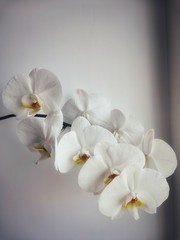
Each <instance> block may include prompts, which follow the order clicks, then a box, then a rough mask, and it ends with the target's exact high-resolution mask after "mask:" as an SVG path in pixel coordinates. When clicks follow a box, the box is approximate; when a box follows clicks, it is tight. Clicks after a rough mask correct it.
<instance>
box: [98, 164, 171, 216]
mask: <svg viewBox="0 0 180 240" xmlns="http://www.w3.org/2000/svg"><path fill="white" fill-rule="evenodd" d="M168 194H169V186H168V183H167V181H166V179H165V178H164V177H163V175H162V174H161V173H159V172H157V171H155V170H153V169H147V168H143V169H142V168H139V167H137V166H129V167H127V168H125V169H124V170H123V171H122V172H121V174H120V175H119V176H117V177H116V178H115V179H114V180H113V181H112V182H111V183H110V184H109V185H108V186H107V187H106V188H105V189H104V190H103V192H102V193H101V195H100V198H99V210H100V212H101V213H103V214H104V215H105V216H108V217H111V218H112V219H116V218H119V217H120V216H122V215H123V214H124V213H126V212H129V213H130V214H131V215H132V216H133V217H134V219H136V220H137V219H139V213H138V210H139V209H142V210H144V211H145V212H147V213H151V214H152V213H156V209H157V207H159V206H160V205H161V204H162V203H163V202H164V201H165V200H166V199H167V198H168Z"/></svg>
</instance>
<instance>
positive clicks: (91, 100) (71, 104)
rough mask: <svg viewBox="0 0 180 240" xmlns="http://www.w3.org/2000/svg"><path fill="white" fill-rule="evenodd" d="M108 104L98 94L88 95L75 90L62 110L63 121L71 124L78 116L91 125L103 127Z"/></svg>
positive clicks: (108, 108)
mask: <svg viewBox="0 0 180 240" xmlns="http://www.w3.org/2000/svg"><path fill="white" fill-rule="evenodd" d="M109 110H110V103H109V102H108V101H107V100H106V99H105V98H103V97H101V96H99V95H98V94H88V93H87V92H86V91H84V90H82V89H77V90H76V92H75V93H74V97H73V98H71V99H70V100H68V101H67V102H66V103H65V105H64V106H63V108H62V112H63V115H64V119H65V121H66V122H68V123H72V122H73V120H74V119H75V118H77V117H78V116H83V117H85V118H86V119H88V121H89V122H90V123H91V124H97V125H103V124H104V121H105V118H106V117H107V115H108V114H109Z"/></svg>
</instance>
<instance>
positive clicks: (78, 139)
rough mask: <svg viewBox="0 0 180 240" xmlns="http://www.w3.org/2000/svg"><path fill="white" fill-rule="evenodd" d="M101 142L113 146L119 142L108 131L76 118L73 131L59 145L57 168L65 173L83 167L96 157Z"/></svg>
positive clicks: (82, 118) (81, 118) (84, 119)
mask: <svg viewBox="0 0 180 240" xmlns="http://www.w3.org/2000/svg"><path fill="white" fill-rule="evenodd" d="M101 141H106V142H109V143H112V144H114V143H116V142H117V141H116V139H115V138H114V136H113V134H112V133H111V132H109V131H108V130H107V129H105V128H102V127H100V126H93V125H91V124H90V123H89V121H88V120H87V119H86V118H84V117H78V118H76V119H75V120H74V121H73V123H72V127H71V131H70V132H68V133H66V134H65V135H64V136H63V137H62V138H61V140H60V142H59V143H58V148H59V158H58V159H57V161H56V162H55V168H56V169H57V170H59V171H60V172H62V173H65V172H68V171H70V170H71V169H72V168H74V167H75V166H78V165H79V166H83V165H84V163H85V162H86V161H87V160H88V159H89V158H90V157H91V156H93V155H94V148H95V146H96V144H97V143H99V142H101Z"/></svg>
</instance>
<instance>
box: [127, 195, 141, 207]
mask: <svg viewBox="0 0 180 240" xmlns="http://www.w3.org/2000/svg"><path fill="white" fill-rule="evenodd" d="M143 205H144V203H143V202H141V201H140V200H139V199H138V198H137V197H136V198H132V199H131V201H129V202H128V203H127V204H126V205H125V208H132V207H138V208H139V207H141V206H143Z"/></svg>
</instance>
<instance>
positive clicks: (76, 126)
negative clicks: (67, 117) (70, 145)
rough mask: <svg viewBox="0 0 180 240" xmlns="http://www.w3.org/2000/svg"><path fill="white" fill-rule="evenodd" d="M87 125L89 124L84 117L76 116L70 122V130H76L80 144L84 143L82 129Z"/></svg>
mask: <svg viewBox="0 0 180 240" xmlns="http://www.w3.org/2000/svg"><path fill="white" fill-rule="evenodd" d="M89 126H91V124H90V123H89V121H88V120H87V119H86V118H84V117H77V118H76V119H75V120H74V121H73V123H72V126H71V130H72V131H75V132H76V134H77V137H78V139H79V142H80V143H81V145H84V144H85V139H84V129H85V128H87V127H89Z"/></svg>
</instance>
